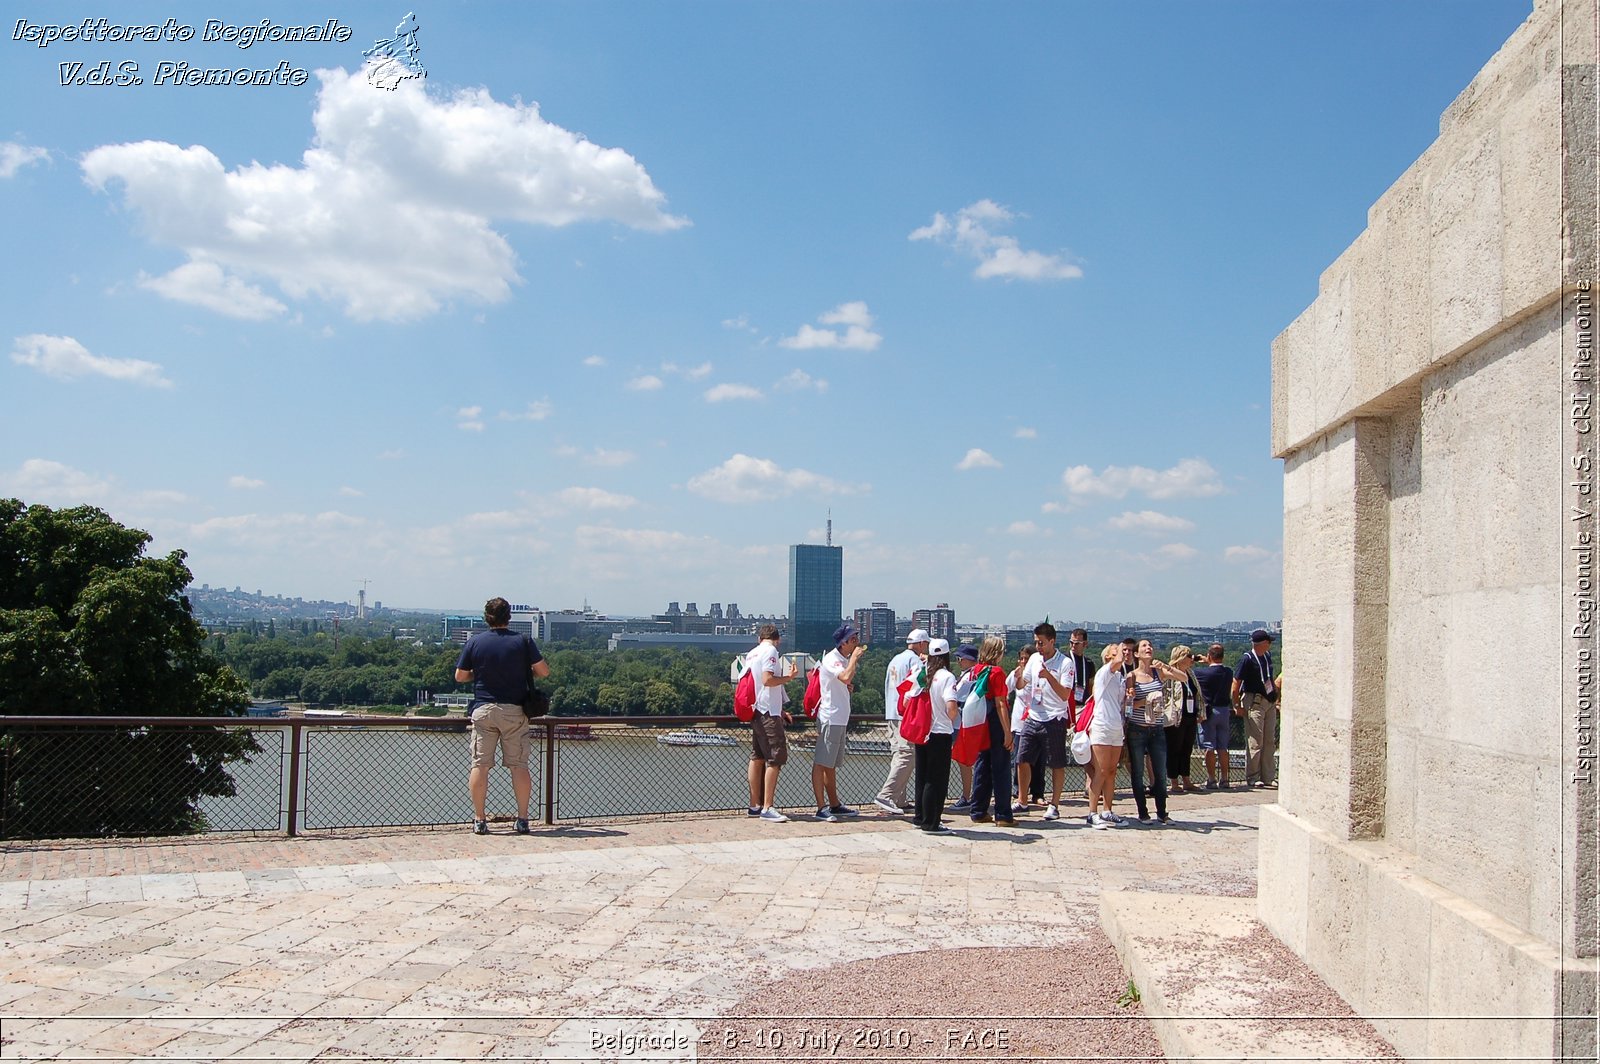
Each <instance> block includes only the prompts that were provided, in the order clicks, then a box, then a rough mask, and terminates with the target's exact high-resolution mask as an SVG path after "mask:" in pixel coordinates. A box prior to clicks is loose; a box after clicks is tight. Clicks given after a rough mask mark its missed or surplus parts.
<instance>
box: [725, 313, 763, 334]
mask: <svg viewBox="0 0 1600 1064" xmlns="http://www.w3.org/2000/svg"><path fill="white" fill-rule="evenodd" d="M722 327H723V328H724V329H736V330H738V331H739V332H747V333H753V332H755V331H756V329H755V326H753V325H751V324H750V318H749V316H747V315H744V314H741V315H739V316H738V317H737V318H723V319H722Z"/></svg>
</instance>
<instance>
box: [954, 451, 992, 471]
mask: <svg viewBox="0 0 1600 1064" xmlns="http://www.w3.org/2000/svg"><path fill="white" fill-rule="evenodd" d="M956 468H957V469H959V470H967V469H999V468H1001V466H1000V459H998V458H996V457H995V456H994V455H992V454H990V453H989V452H988V451H986V450H984V449H983V448H982V447H974V448H972V449H971V450H970V451H968V452H967V453H966V455H965V456H964V457H963V458H962V459H961V461H959V462H957V463H956Z"/></svg>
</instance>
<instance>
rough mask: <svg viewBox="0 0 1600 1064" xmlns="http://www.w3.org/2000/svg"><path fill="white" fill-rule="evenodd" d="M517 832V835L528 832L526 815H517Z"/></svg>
mask: <svg viewBox="0 0 1600 1064" xmlns="http://www.w3.org/2000/svg"><path fill="white" fill-rule="evenodd" d="M517 834H518V835H527V834H530V832H529V830H528V818H527V817H525V816H519V817H517Z"/></svg>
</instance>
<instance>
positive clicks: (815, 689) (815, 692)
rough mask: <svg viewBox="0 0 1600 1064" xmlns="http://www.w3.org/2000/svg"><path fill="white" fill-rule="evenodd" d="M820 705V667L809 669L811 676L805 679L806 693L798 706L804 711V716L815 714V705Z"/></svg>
mask: <svg viewBox="0 0 1600 1064" xmlns="http://www.w3.org/2000/svg"><path fill="white" fill-rule="evenodd" d="M820 705H822V667H821V666H818V667H817V668H815V669H812V670H811V678H810V679H809V680H807V681H806V694H805V697H804V698H802V699H801V700H800V706H801V708H803V709H804V710H805V711H806V716H808V717H814V716H816V715H817V707H818V706H820Z"/></svg>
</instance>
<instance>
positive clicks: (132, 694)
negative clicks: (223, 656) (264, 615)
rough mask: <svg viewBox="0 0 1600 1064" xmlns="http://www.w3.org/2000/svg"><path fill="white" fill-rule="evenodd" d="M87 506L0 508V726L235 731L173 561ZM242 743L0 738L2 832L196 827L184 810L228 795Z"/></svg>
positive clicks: (194, 736) (111, 734)
mask: <svg viewBox="0 0 1600 1064" xmlns="http://www.w3.org/2000/svg"><path fill="white" fill-rule="evenodd" d="M149 541H150V537H149V535H147V534H146V533H144V532H142V531H140V530H139V529H134V528H126V527H124V526H123V525H121V524H118V523H117V522H116V521H114V520H112V518H111V517H110V516H108V515H107V514H106V513H105V512H104V511H102V510H99V509H96V508H94V507H92V506H77V507H72V508H70V509H63V510H52V509H50V508H49V507H47V506H38V505H35V506H28V505H25V504H23V503H22V502H21V501H19V500H17V499H0V714H5V715H9V716H76V715H83V716H153V717H179V716H207V717H209V716H237V715H240V714H242V713H243V712H244V710H245V708H246V707H247V706H248V704H249V699H248V696H247V694H246V692H245V688H244V685H243V683H242V682H241V681H240V680H239V678H238V677H237V676H235V675H234V673H233V672H232V671H231V670H229V669H228V668H227V667H226V666H224V665H222V664H221V663H220V662H218V661H217V660H215V659H214V658H213V657H212V656H211V655H210V654H208V653H207V652H206V649H205V642H206V633H205V630H204V629H203V628H202V627H201V626H200V625H199V624H198V623H197V622H196V621H195V619H194V617H193V616H192V614H191V613H190V610H189V603H188V600H187V599H185V598H184V597H183V590H184V588H186V587H187V586H188V585H189V582H190V580H191V579H192V577H191V575H190V573H189V569H188V567H187V566H186V565H185V564H184V558H185V555H184V553H183V552H182V551H173V552H172V553H171V554H169V555H167V556H166V557H165V558H148V557H145V554H144V550H145V546H146V545H147V544H148V543H149ZM250 748H251V747H250V740H249V739H248V737H247V736H245V735H244V733H242V732H231V731H229V732H222V731H215V730H203V731H193V732H188V731H182V732H164V733H160V734H157V733H155V732H153V731H151V730H149V729H103V730H96V731H92V732H82V731H75V732H70V733H60V732H56V733H51V732H45V731H36V730H32V729H15V730H12V731H10V732H8V733H7V734H4V735H0V759H3V770H4V777H3V787H4V818H5V822H4V826H3V834H5V835H8V836H12V837H15V836H18V835H29V834H108V833H132V832H141V833H160V832H171V831H182V830H191V829H193V828H195V827H198V826H200V825H199V823H198V818H197V815H196V813H195V811H194V803H195V800H196V799H197V798H198V797H199V796H201V795H206V794H213V795H222V794H230V793H232V788H233V784H232V781H231V780H230V779H229V777H228V775H227V773H226V772H225V771H224V766H225V765H226V764H227V763H228V762H229V761H233V760H236V759H238V758H239V757H241V756H243V755H244V754H245V753H247V752H248V751H249V749H250Z"/></svg>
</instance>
